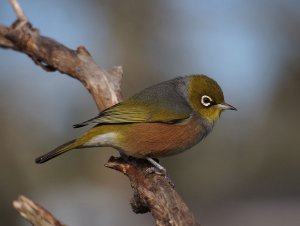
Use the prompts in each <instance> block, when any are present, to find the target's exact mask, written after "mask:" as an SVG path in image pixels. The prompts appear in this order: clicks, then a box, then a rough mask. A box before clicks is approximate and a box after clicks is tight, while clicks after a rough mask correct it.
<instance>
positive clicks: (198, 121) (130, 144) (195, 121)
mask: <svg viewBox="0 0 300 226" xmlns="http://www.w3.org/2000/svg"><path fill="white" fill-rule="evenodd" d="M211 129H212V125H211V124H210V123H208V122H206V121H205V120H204V119H202V118H201V117H199V115H196V114H195V115H193V116H191V117H190V118H188V119H186V120H184V121H183V122H181V123H176V124H166V123H133V124H128V125H127V126H126V127H124V128H120V130H119V132H120V134H121V136H120V137H121V139H120V140H119V141H120V142H119V144H118V145H117V146H119V147H120V149H121V151H123V152H124V153H125V154H127V155H131V156H135V157H146V156H147V157H163V156H168V155H173V154H177V153H179V152H182V151H185V150H186V149H188V148H190V147H192V146H194V145H195V144H197V143H198V142H199V141H201V140H202V139H203V138H204V137H205V136H206V135H207V134H208V133H209V132H210V130H211Z"/></svg>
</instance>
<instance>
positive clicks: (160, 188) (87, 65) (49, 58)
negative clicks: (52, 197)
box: [0, 0, 199, 226]
mask: <svg viewBox="0 0 300 226" xmlns="http://www.w3.org/2000/svg"><path fill="white" fill-rule="evenodd" d="M11 4H12V6H13V7H14V10H15V12H16V14H17V16H18V20H17V21H16V22H15V23H14V24H13V25H12V26H11V27H5V26H0V47H2V48H9V49H14V50H16V51H19V52H22V53H25V54H27V55H28V56H29V57H30V58H31V59H32V60H33V61H34V63H35V64H37V65H38V66H40V67H41V68H43V69H44V70H46V71H59V72H61V73H64V74H67V75H69V76H71V77H73V78H75V79H77V80H79V81H80V82H81V83H82V84H83V85H84V86H85V87H86V88H87V89H88V90H89V92H90V93H91V95H92V96H93V98H94V100H95V102H96V104H97V107H98V108H99V110H103V109H105V108H108V107H110V106H112V105H114V104H116V103H118V102H120V101H121V100H122V95H121V87H120V86H121V85H120V84H121V79H122V67H120V66H118V67H113V68H112V69H111V70H109V71H106V70H104V69H103V68H101V67H100V66H99V65H97V64H96V63H95V61H94V60H93V58H92V56H91V55H90V53H89V52H88V51H87V49H86V48H84V47H82V46H80V47H78V48H77V50H71V49H69V48H67V47H66V46H64V45H63V44H61V43H59V42H57V41H55V40H53V39H51V38H48V37H44V36H41V35H40V33H39V31H38V30H37V29H34V28H33V27H32V26H31V24H30V23H29V22H28V21H27V19H26V17H25V15H24V13H23V11H22V9H21V7H20V6H19V4H18V2H17V1H16V0H11ZM24 21H25V22H24ZM106 166H107V167H109V168H113V169H116V170H119V171H121V172H122V173H124V174H125V175H127V176H128V178H129V179H130V182H131V186H132V188H133V190H134V196H133V198H132V200H131V206H132V208H133V211H134V212H136V213H145V212H149V211H151V213H152V215H153V217H154V218H155V222H156V224H157V225H170V226H171V225H174V226H175V225H176V226H177V225H178V226H180V225H189V226H192V225H199V224H198V223H197V221H196V219H195V217H194V215H193V214H192V212H190V210H189V208H188V207H187V205H186V204H185V203H184V201H183V200H182V199H181V197H180V196H179V195H178V193H177V192H176V191H175V190H174V188H173V186H172V185H171V184H170V183H169V182H170V181H169V180H168V179H167V178H166V177H164V176H160V175H156V174H151V175H148V174H147V173H146V172H145V171H146V169H147V168H148V167H149V165H148V162H147V161H146V162H145V161H144V160H142V159H139V160H137V159H131V158H129V159H128V160H124V159H122V158H114V157H112V158H111V159H110V160H109V161H108V163H107V164H106ZM21 200H25V199H24V198H21ZM26 200H27V203H33V202H32V201H30V200H28V199H26ZM33 204H34V203H33ZM14 206H15V207H17V208H16V209H17V210H18V211H20V213H21V215H22V216H23V217H25V216H24V212H23V211H21V210H22V208H18V207H20V205H19V204H18V203H14ZM35 206H36V208H37V209H39V208H40V209H41V210H37V212H36V214H35V215H34V214H33V215H30V216H32V218H35V217H36V218H39V217H40V213H41V212H42V213H43V212H44V213H45V212H46V213H49V212H48V211H46V210H45V209H43V208H42V207H40V206H38V205H36V204H35ZM50 215H51V214H50ZM26 216H27V215H26ZM51 216H52V217H53V215H51ZM25 218H26V219H28V218H27V217H25ZM53 218H54V217H53ZM54 219H55V218H54ZM30 222H36V221H33V220H32V221H30ZM53 222H56V221H55V220H53ZM34 225H39V224H34Z"/></svg>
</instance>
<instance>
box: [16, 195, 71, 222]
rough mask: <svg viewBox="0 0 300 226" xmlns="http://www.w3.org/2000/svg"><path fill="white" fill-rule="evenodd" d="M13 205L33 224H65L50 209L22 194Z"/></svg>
mask: <svg viewBox="0 0 300 226" xmlns="http://www.w3.org/2000/svg"><path fill="white" fill-rule="evenodd" d="M13 206H14V207H15V209H16V210H18V212H19V213H20V215H21V216H22V217H24V218H25V219H26V220H27V221H29V222H30V223H31V224H32V225H35V226H65V225H64V224H62V223H61V222H60V221H59V220H57V219H56V218H55V217H54V216H53V215H52V214H51V213H50V212H49V211H48V210H46V209H44V208H43V207H42V206H40V205H38V204H37V203H35V202H33V201H31V200H30V199H28V198H26V197H25V196H23V195H21V196H19V198H18V199H17V200H15V201H13Z"/></svg>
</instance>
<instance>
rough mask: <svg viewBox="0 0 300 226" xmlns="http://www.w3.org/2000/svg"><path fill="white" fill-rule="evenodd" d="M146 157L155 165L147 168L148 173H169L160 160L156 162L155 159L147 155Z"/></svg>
mask: <svg viewBox="0 0 300 226" xmlns="http://www.w3.org/2000/svg"><path fill="white" fill-rule="evenodd" d="M146 159H147V160H148V161H149V162H150V163H151V164H152V165H153V166H154V167H150V168H148V169H147V171H146V172H147V173H156V174H159V175H167V170H166V169H165V168H164V167H163V166H162V165H160V164H159V163H158V162H156V161H155V160H154V159H152V158H150V157H146Z"/></svg>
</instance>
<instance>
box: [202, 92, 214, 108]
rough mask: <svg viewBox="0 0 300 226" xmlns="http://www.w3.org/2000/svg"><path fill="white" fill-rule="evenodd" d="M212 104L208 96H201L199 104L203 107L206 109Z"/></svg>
mask: <svg viewBox="0 0 300 226" xmlns="http://www.w3.org/2000/svg"><path fill="white" fill-rule="evenodd" d="M212 102H213V100H212V98H211V97H210V96H207V95H203V96H202V97H201V104H202V105H203V106H205V107H208V106H210V105H211V103H212Z"/></svg>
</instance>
